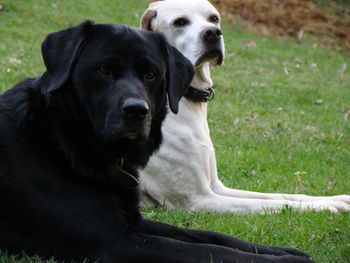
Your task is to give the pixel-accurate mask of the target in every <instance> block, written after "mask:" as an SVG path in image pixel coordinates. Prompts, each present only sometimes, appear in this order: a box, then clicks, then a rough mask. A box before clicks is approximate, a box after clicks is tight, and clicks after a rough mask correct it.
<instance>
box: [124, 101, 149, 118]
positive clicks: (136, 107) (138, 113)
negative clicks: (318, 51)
mask: <svg viewBox="0 0 350 263" xmlns="http://www.w3.org/2000/svg"><path fill="white" fill-rule="evenodd" d="M122 110H123V112H124V113H125V114H126V115H127V116H129V117H133V118H145V117H146V116H147V114H148V112H149V107H148V104H147V102H146V101H144V100H142V99H134V98H129V99H126V100H125V101H124V103H123V105H122Z"/></svg>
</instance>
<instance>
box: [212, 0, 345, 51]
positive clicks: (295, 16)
mask: <svg viewBox="0 0 350 263" xmlns="http://www.w3.org/2000/svg"><path fill="white" fill-rule="evenodd" d="M211 3H213V4H214V5H215V6H216V7H217V8H218V9H219V11H220V13H221V15H222V16H223V18H224V19H226V20H229V21H231V22H233V23H235V24H241V25H242V26H243V27H244V28H245V29H247V30H250V31H253V32H254V33H258V34H260V35H264V36H292V37H296V38H298V39H299V40H302V38H303V35H304V33H307V34H308V35H311V36H312V37H314V38H317V39H318V40H321V41H322V42H323V43H324V44H326V45H327V46H333V47H336V48H337V49H339V50H344V49H350V19H348V18H344V17H340V16H337V15H335V14H331V13H327V12H325V11H323V10H322V9H321V8H320V7H319V6H318V5H316V4H315V3H314V2H312V1H310V0H211Z"/></svg>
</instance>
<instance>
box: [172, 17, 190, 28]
mask: <svg viewBox="0 0 350 263" xmlns="http://www.w3.org/2000/svg"><path fill="white" fill-rule="evenodd" d="M189 23H190V21H189V20H188V19H187V18H183V17H182V18H178V19H176V20H175V21H174V23H173V25H174V26H176V27H184V26H186V25H188V24H189Z"/></svg>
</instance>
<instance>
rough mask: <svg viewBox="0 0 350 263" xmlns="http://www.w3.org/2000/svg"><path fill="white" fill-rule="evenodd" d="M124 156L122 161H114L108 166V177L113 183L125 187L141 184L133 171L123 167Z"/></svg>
mask: <svg viewBox="0 0 350 263" xmlns="http://www.w3.org/2000/svg"><path fill="white" fill-rule="evenodd" d="M123 163H124V160H123V158H122V159H121V160H120V163H119V164H118V163H117V162H113V163H112V164H110V165H109V167H108V168H107V175H106V179H107V181H108V182H110V183H111V184H112V185H114V186H117V187H123V188H135V187H137V186H138V185H139V180H138V178H136V177H135V176H134V175H132V174H131V173H129V172H127V171H126V170H125V169H123Z"/></svg>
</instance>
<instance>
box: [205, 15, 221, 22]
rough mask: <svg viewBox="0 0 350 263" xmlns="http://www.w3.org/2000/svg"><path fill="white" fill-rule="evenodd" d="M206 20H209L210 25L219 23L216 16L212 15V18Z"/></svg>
mask: <svg viewBox="0 0 350 263" xmlns="http://www.w3.org/2000/svg"><path fill="white" fill-rule="evenodd" d="M208 20H209V22H211V23H219V21H220V18H219V17H218V16H217V15H212V16H210V17H209V19H208Z"/></svg>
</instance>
